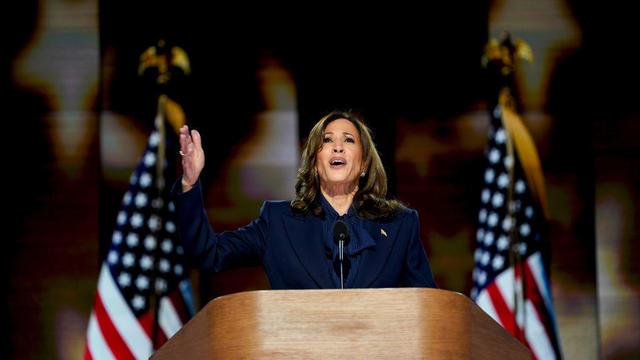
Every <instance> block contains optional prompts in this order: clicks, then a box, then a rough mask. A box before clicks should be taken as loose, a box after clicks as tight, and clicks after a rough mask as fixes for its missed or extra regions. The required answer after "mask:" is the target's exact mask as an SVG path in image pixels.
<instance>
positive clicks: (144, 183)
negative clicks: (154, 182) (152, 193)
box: [140, 172, 151, 189]
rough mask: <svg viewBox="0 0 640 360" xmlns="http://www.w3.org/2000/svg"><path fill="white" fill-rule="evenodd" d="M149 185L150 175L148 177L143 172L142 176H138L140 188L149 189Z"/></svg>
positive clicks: (146, 173) (147, 174)
mask: <svg viewBox="0 0 640 360" xmlns="http://www.w3.org/2000/svg"><path fill="white" fill-rule="evenodd" d="M149 185H151V175H149V173H148V172H143V173H142V175H140V186H141V187H142V188H143V189H144V188H146V187H149Z"/></svg>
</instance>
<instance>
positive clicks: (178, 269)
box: [173, 264, 184, 276]
mask: <svg viewBox="0 0 640 360" xmlns="http://www.w3.org/2000/svg"><path fill="white" fill-rule="evenodd" d="M183 271H184V269H183V268H182V265H180V264H176V265H175V266H174V267H173V272H174V273H175V274H176V275H178V276H181V275H182V273H183Z"/></svg>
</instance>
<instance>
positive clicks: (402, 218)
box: [174, 182, 437, 289]
mask: <svg viewBox="0 0 640 360" xmlns="http://www.w3.org/2000/svg"><path fill="white" fill-rule="evenodd" d="M179 188H180V183H179V182H178V183H177V184H176V186H174V194H175V204H176V207H177V212H178V230H179V233H180V236H181V238H182V242H183V245H184V248H185V253H186V255H187V256H188V257H189V258H190V261H191V263H192V264H193V265H195V266H197V267H199V268H201V269H208V270H213V271H216V272H218V271H224V270H227V269H232V268H237V267H244V266H257V265H263V266H264V269H265V272H266V274H267V276H268V278H269V281H270V283H271V287H272V288H273V289H318V288H320V289H326V288H334V283H333V281H332V280H331V275H330V271H332V270H331V269H330V267H329V265H328V263H327V259H326V258H325V254H324V253H325V251H324V248H323V241H322V239H321V236H322V223H321V221H320V219H319V218H318V217H316V216H313V215H300V214H296V213H294V212H292V211H291V208H290V207H289V202H288V201H265V202H264V204H263V205H262V208H261V210H260V217H259V218H258V219H256V220H254V221H252V222H251V223H250V224H249V225H247V226H245V227H242V228H240V229H237V230H235V231H225V232H222V233H215V232H214V231H213V229H212V228H211V226H210V224H209V221H208V218H207V214H206V211H205V208H204V204H203V200H202V191H201V188H200V182H198V183H197V184H196V185H195V187H194V188H193V189H192V190H190V191H188V192H186V193H179ZM176 190H177V191H176ZM364 223H365V228H366V230H367V231H368V232H369V234H370V235H371V237H372V238H373V239H374V240H375V242H376V246H375V247H373V248H370V249H365V250H364V251H363V253H362V254H361V255H360V256H361V259H360V265H359V269H358V273H357V277H356V278H355V279H354V282H353V284H352V287H354V288H388V287H398V286H408V287H437V286H436V284H435V282H434V280H433V275H432V273H431V268H430V266H429V261H428V260H427V256H426V254H425V251H424V248H423V246H422V242H421V241H420V231H419V223H418V214H417V212H416V211H415V210H411V209H406V208H405V209H403V210H402V211H401V212H400V214H398V215H397V216H396V217H395V218H394V219H392V220H390V221H370V220H366V221H365V222H364Z"/></svg>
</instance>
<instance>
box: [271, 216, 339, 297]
mask: <svg viewBox="0 0 640 360" xmlns="http://www.w3.org/2000/svg"><path fill="white" fill-rule="evenodd" d="M283 221H284V227H285V229H286V233H287V237H288V239H289V242H290V243H291V247H292V248H293V251H294V252H295V254H296V255H297V257H298V260H300V263H301V264H302V266H303V267H304V268H305V270H306V271H307V273H308V274H309V276H310V277H311V279H313V281H315V283H316V284H317V285H318V287H319V288H321V289H330V288H333V287H334V285H333V282H332V281H331V278H330V277H329V269H328V265H327V261H326V259H325V255H324V248H323V246H322V244H323V242H322V223H321V221H320V219H318V218H316V217H315V216H299V215H289V214H287V215H286V216H284V217H283Z"/></svg>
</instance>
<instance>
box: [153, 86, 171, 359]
mask: <svg viewBox="0 0 640 360" xmlns="http://www.w3.org/2000/svg"><path fill="white" fill-rule="evenodd" d="M166 100H167V96H166V95H164V94H162V95H160V96H159V97H158V115H157V116H156V120H155V121H156V124H155V125H156V131H157V132H158V139H159V141H158V157H157V159H156V192H157V198H156V199H154V200H161V199H162V193H163V191H164V187H165V180H164V163H165V158H166V126H165V118H166ZM155 205H160V204H155ZM155 205H153V204H152V207H153V209H154V214H155V215H156V219H158V221H159V223H158V224H157V226H156V227H155V229H152V231H153V237H154V238H155V239H156V247H155V249H154V250H153V267H152V271H151V291H152V293H151V297H150V309H151V310H152V311H153V327H152V331H151V334H152V338H151V344H152V345H153V349H152V350H153V352H155V350H157V348H156V344H157V340H158V333H159V328H160V326H159V322H158V315H159V313H160V300H161V296H160V294H159V292H158V289H157V286H156V282H157V278H158V258H159V256H160V238H159V236H158V235H159V234H160V230H161V229H162V226H163V224H162V216H160V215H161V214H160V212H161V209H162V206H155Z"/></svg>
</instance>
